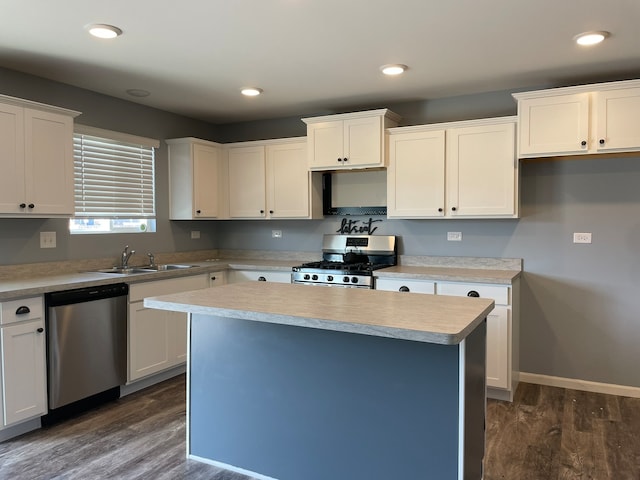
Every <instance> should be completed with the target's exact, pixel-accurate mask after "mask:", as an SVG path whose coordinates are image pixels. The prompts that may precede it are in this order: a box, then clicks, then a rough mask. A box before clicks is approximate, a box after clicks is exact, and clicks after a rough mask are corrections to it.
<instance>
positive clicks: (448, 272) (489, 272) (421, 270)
mask: <svg viewBox="0 0 640 480" xmlns="http://www.w3.org/2000/svg"><path fill="white" fill-rule="evenodd" d="M521 273H522V272H521V271H520V270H494V269H487V268H460V267H435V266H424V267H422V266H407V265H396V266H395V267H388V268H382V269H380V270H376V271H375V272H374V275H375V276H376V277H378V278H405V279H414V280H439V281H441V282H442V281H449V282H472V283H474V282H475V283H495V284H501V285H509V284H510V283H511V282H513V280H515V279H516V278H517V277H518V276H520V274H521Z"/></svg>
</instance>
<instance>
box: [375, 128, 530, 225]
mask: <svg viewBox="0 0 640 480" xmlns="http://www.w3.org/2000/svg"><path fill="white" fill-rule="evenodd" d="M388 132H389V166H388V170H387V202H388V203H387V216H388V217H389V218H439V217H444V218H454V217H455V218H481V217H487V218H515V217H517V216H518V205H519V202H518V163H517V160H516V157H515V117H502V118H493V119H483V120H474V121H467V122H452V123H445V124H434V125H424V126H416V127H400V128H394V129H390V130H389V131H388Z"/></svg>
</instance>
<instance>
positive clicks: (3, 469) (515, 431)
mask: <svg viewBox="0 0 640 480" xmlns="http://www.w3.org/2000/svg"><path fill="white" fill-rule="evenodd" d="M184 392H185V379H184V375H183V376H179V377H176V378H174V379H172V380H169V381H167V382H164V383H162V384H160V385H156V386H153V387H151V388H149V389H147V390H145V391H143V392H138V393H136V394H133V395H129V396H127V397H125V398H123V399H120V400H118V401H117V402H113V403H110V404H108V405H105V406H103V407H101V408H99V409H96V410H93V411H90V412H87V413H85V414H83V415H81V416H79V417H77V418H75V419H72V420H68V421H66V422H63V423H61V424H58V425H54V426H52V427H48V428H44V429H41V430H39V431H36V432H32V433H29V434H27V435H23V436H22V437H19V438H16V439H13V440H10V441H7V442H4V443H0V479H2V480H4V479H17V480H45V479H46V480H52V479H60V480H63V479H64V480H71V479H78V480H79V479H82V480H92V479H96V480H97V479H127V480H128V479H153V480H156V479H159V480H164V479H166V480H180V479H189V480H200V479H208V480H209V479H210V480H249V477H246V476H243V475H238V474H233V473H229V472H224V471H221V470H220V469H217V468H215V467H213V466H210V465H205V464H201V463H198V462H194V461H190V460H187V459H186V458H185V421H184V418H185V393H184ZM484 479H485V480H498V479H507V480H560V479H561V480H573V479H580V480H587V479H594V480H607V479H611V480H640V399H632V398H624V397H615V396H611V395H602V394H595V393H585V392H579V391H574V390H566V389H562V388H553V387H544V386H539V385H532V384H526V383H523V384H521V385H520V387H519V388H518V391H517V393H516V398H515V401H514V402H513V403H507V402H500V401H495V400H489V402H488V405H487V446H486V468H485V477H484ZM300 480H304V479H300ZM331 480H360V479H331ZM363 480H364V479H363ZM390 480H391V479H390ZM393 480H399V479H393ZM406 480H409V479H406ZM411 480H414V479H411ZM420 480H432V479H420ZM433 480H440V479H433Z"/></svg>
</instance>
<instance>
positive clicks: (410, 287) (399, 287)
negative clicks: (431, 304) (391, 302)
mask: <svg viewBox="0 0 640 480" xmlns="http://www.w3.org/2000/svg"><path fill="white" fill-rule="evenodd" d="M376 290H387V291H391V292H411V293H428V294H432V295H433V294H434V293H436V284H435V283H434V282H429V281H425V280H405V279H402V280H396V279H389V278H377V279H376Z"/></svg>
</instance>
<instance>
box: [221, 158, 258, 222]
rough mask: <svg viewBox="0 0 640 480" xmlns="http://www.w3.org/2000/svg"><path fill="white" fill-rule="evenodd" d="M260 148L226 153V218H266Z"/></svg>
mask: <svg viewBox="0 0 640 480" xmlns="http://www.w3.org/2000/svg"><path fill="white" fill-rule="evenodd" d="M264 155H265V154H264V147H262V146H260V147H237V148H230V149H229V216H230V217H231V218H264V217H265V216H266V211H265V210H266V185H265V178H266V171H265V158H264Z"/></svg>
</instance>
